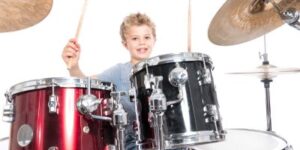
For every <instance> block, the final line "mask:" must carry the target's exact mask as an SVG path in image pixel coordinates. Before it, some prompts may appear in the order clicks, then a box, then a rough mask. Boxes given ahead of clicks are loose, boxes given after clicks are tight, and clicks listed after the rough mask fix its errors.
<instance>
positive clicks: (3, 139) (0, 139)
mask: <svg viewBox="0 0 300 150" xmlns="http://www.w3.org/2000/svg"><path fill="white" fill-rule="evenodd" d="M8 139H9V137H3V138H0V142H1V141H5V140H8Z"/></svg>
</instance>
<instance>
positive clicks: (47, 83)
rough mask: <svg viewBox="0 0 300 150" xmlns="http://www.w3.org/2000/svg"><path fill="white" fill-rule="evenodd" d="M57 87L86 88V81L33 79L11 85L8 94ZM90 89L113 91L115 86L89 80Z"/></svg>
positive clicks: (67, 78)
mask: <svg viewBox="0 0 300 150" xmlns="http://www.w3.org/2000/svg"><path fill="white" fill-rule="evenodd" d="M53 81H54V85H55V86H59V87H69V88H73V87H78V88H86V87H87V86H86V85H87V84H86V82H87V79H83V78H78V77H49V78H40V79H33V80H28V81H23V82H20V83H17V84H15V85H13V86H12V87H11V88H10V89H9V91H8V93H9V94H11V95H14V94H16V93H20V92H25V91H30V90H36V89H43V88H47V87H51V86H52V85H53ZM91 88H92V89H100V90H114V89H115V85H114V84H113V83H111V82H106V81H101V80H98V79H91Z"/></svg>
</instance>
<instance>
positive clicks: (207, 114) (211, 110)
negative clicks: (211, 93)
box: [203, 104, 220, 138]
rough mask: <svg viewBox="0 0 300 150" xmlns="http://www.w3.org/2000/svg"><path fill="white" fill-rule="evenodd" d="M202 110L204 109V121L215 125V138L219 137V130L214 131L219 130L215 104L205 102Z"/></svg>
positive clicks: (218, 118)
mask: <svg viewBox="0 0 300 150" xmlns="http://www.w3.org/2000/svg"><path fill="white" fill-rule="evenodd" d="M203 111H204V118H205V122H206V123H213V124H214V126H215V135H216V137H217V138H220V134H219V132H216V131H219V130H220V129H219V128H218V125H217V121H220V117H219V112H218V109H217V106H216V105H212V104H206V105H205V106H204V107H203Z"/></svg>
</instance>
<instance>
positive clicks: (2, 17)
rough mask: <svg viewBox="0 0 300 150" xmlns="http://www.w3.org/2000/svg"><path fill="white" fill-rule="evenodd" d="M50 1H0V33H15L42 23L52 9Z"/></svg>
mask: <svg viewBox="0 0 300 150" xmlns="http://www.w3.org/2000/svg"><path fill="white" fill-rule="evenodd" d="M52 3H53V2H52V0H26V1H19V0H1V1H0V32H10V31H16V30H20V29H24V28H28V27H30V26H33V25H35V24H37V23H39V22H40V21H42V20H43V19H44V18H45V17H46V16H47V15H48V14H49V12H50V10H51V8H52Z"/></svg>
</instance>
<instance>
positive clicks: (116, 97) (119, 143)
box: [111, 92, 128, 150]
mask: <svg viewBox="0 0 300 150" xmlns="http://www.w3.org/2000/svg"><path fill="white" fill-rule="evenodd" d="M125 95H126V92H112V93H111V97H112V99H113V103H114V104H113V115H112V124H113V126H114V127H115V128H116V138H115V145H116V148H117V149H116V150H125V144H124V141H125V126H127V124H128V123H127V120H128V119H127V112H125V110H124V109H123V105H122V104H121V96H125Z"/></svg>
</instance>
